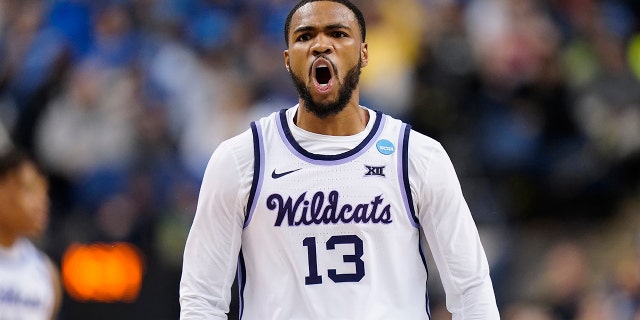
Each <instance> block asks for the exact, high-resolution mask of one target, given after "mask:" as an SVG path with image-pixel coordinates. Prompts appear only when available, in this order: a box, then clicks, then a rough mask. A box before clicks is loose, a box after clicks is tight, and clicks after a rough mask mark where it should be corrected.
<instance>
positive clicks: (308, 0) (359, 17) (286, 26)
mask: <svg viewBox="0 0 640 320" xmlns="http://www.w3.org/2000/svg"><path fill="white" fill-rule="evenodd" d="M316 1H329V2H337V3H340V4H342V5H344V6H345V7H347V8H349V10H351V12H353V14H354V15H355V16H356V20H358V26H359V27H360V36H361V37H362V42H364V41H365V39H366V37H367V26H366V25H365V22H364V15H363V14H362V11H360V9H358V7H356V5H355V4H353V3H351V1H349V0H302V1H300V2H298V4H296V5H295V6H294V7H293V9H291V11H289V15H287V20H286V21H285V23H284V42H285V43H286V45H287V47H289V30H290V28H291V18H292V17H293V14H295V13H296V11H298V9H300V7H302V6H304V5H305V4H307V3H311V2H316Z"/></svg>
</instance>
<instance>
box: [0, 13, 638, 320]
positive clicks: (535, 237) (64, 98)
mask: <svg viewBox="0 0 640 320" xmlns="http://www.w3.org/2000/svg"><path fill="white" fill-rule="evenodd" d="M356 2H357V3H358V4H359V5H360V7H361V8H362V9H363V11H364V12H365V15H366V19H367V22H368V36H367V40H368V42H369V51H370V64H369V66H367V67H366V68H365V69H364V70H363V75H362V79H361V84H362V88H363V89H362V100H361V104H363V105H366V106H368V107H370V108H373V109H378V110H381V111H384V112H387V113H389V114H391V115H394V116H396V117H399V118H402V119H404V120H405V121H407V122H409V123H411V124H412V125H413V128H414V129H416V130H418V131H420V132H422V133H425V134H427V135H430V136H432V137H434V138H436V139H437V140H439V141H440V142H441V143H442V144H443V145H444V147H445V148H446V149H447V151H448V152H449V154H450V156H451V159H452V161H453V163H454V165H455V166H456V169H457V172H458V174H459V177H460V179H461V182H462V187H463V191H464V193H465V196H466V198H467V201H468V203H469V206H470V207H471V211H472V213H473V215H474V218H475V221H476V223H477V225H478V228H479V230H480V232H481V236H482V239H483V242H484V245H485V249H486V251H487V254H488V258H489V262H490V264H491V267H492V277H493V282H494V286H495V290H496V295H497V299H498V303H499V307H500V309H501V312H502V316H503V319H507V320H510V319H512V320H517V319H520V320H531V319H539V320H544V319H550V320H556V319H561V320H564V319H580V320H587V319H612V320H638V319H640V311H639V310H640V188H639V186H640V184H639V181H640V174H639V173H640V20H639V18H640V2H638V1H634V0H626V1H624V0H395V1H388V0H367V1H365V0H360V1H356ZM292 4H293V2H292V1H290V0H241V1H236V0H96V1H90V0H41V1H37V0H2V1H0V119H1V121H0V128H1V129H0V132H4V131H6V132H7V133H8V134H9V135H10V137H11V138H12V139H13V141H14V142H15V143H16V144H17V145H19V146H21V147H23V148H26V149H27V150H28V151H29V152H31V153H32V154H33V155H34V156H35V157H36V158H37V160H38V161H39V162H40V163H41V164H42V165H43V167H44V168H45V169H46V171H47V174H48V175H49V177H50V180H51V198H52V206H51V219H50V225H49V229H48V231H47V233H46V235H45V236H44V237H42V238H41V239H39V240H38V242H37V244H38V245H39V246H40V247H41V248H42V249H43V250H44V251H46V252H47V253H48V254H49V255H50V256H51V257H52V258H53V260H54V261H55V262H56V264H57V265H58V266H59V267H60V268H61V270H62V274H63V280H64V284H65V297H64V303H63V306H62V310H61V313H60V316H59V319H119V320H126V319H177V318H178V313H179V304H178V283H179V279H180V272H181V259H182V249H183V246H184V241H185V238H186V235H187V233H188V230H189V226H190V223H191V220H192V218H193V214H194V211H195V206H196V201H197V196H198V189H199V185H200V179H201V176H202V173H203V170H204V167H205V165H206V163H207V160H208V158H209V156H210V154H211V152H212V151H213V150H214V148H215V147H216V146H217V145H218V144H219V143H220V142H221V141H222V140H223V139H226V138H228V137H230V136H232V135H234V134H237V133H240V132H242V131H243V130H245V129H247V128H248V124H249V121H251V120H252V119H255V118H257V117H259V116H261V115H266V114H268V113H269V112H271V111H274V110H278V109H281V108H285V107H288V106H291V105H292V104H294V103H295V102H296V99H295V97H296V95H295V92H294V91H293V89H292V86H291V83H290V80H289V79H288V75H287V73H286V72H285V68H284V64H283V57H282V51H283V49H284V47H285V44H284V40H283V36H282V28H283V22H284V19H285V16H286V14H287V13H288V10H289V9H290V7H291V6H292ZM430 274H431V280H432V281H431V292H430V297H431V299H432V301H431V307H432V312H433V314H434V317H433V318H434V319H447V318H448V317H450V316H449V315H447V314H446V312H445V310H444V309H443V304H444V296H443V293H442V288H441V286H440V285H439V280H438V277H437V272H435V267H434V266H433V264H431V273H430ZM235 312H236V310H235V309H234V310H232V315H235Z"/></svg>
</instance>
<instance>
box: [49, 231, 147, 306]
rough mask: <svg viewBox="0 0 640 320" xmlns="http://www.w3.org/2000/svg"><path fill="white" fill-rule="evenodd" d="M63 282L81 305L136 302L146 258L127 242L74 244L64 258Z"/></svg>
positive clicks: (68, 291)
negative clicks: (88, 302)
mask: <svg viewBox="0 0 640 320" xmlns="http://www.w3.org/2000/svg"><path fill="white" fill-rule="evenodd" d="M61 268H62V282H63V285H64V288H65V289H66V291H67V293H69V295H70V296H71V297H72V298H73V299H75V300H78V301H97V302H133V301H135V300H136V299H137V298H138V294H139V293H140V287H141V286H142V275H143V272H144V263H143V256H142V253H141V252H140V250H139V249H138V248H137V247H136V246H134V245H133V244H130V243H126V242H116V243H93V244H77V243H75V244H72V245H71V246H69V247H68V248H67V250H66V252H65V253H64V256H63V257H62V266H61Z"/></svg>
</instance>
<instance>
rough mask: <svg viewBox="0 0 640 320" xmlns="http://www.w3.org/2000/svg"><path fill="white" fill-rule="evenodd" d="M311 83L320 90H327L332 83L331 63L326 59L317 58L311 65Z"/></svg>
mask: <svg viewBox="0 0 640 320" xmlns="http://www.w3.org/2000/svg"><path fill="white" fill-rule="evenodd" d="M311 72H312V75H311V76H312V78H313V84H314V85H315V87H316V89H317V90H318V91H320V92H327V91H329V90H330V89H331V87H332V84H333V81H332V79H333V69H332V66H331V63H330V62H329V61H327V60H326V59H322V58H319V59H317V60H316V61H315V62H314V63H313V66H312V71H311Z"/></svg>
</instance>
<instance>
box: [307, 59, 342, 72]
mask: <svg viewBox="0 0 640 320" xmlns="http://www.w3.org/2000/svg"><path fill="white" fill-rule="evenodd" d="M319 59H324V60H325V61H328V62H329V64H330V65H331V69H333V74H334V75H336V76H337V75H338V67H337V66H336V64H335V63H333V61H331V59H329V58H327V55H326V54H319V55H318V56H317V57H316V58H315V59H313V62H311V66H309V77H311V75H312V74H313V66H314V65H315V64H316V61H318V60H319Z"/></svg>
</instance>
